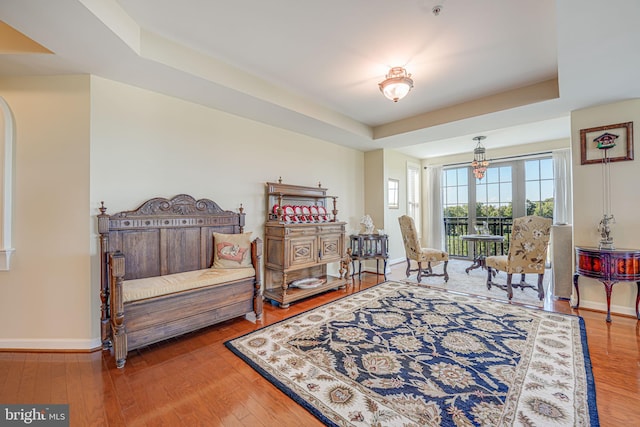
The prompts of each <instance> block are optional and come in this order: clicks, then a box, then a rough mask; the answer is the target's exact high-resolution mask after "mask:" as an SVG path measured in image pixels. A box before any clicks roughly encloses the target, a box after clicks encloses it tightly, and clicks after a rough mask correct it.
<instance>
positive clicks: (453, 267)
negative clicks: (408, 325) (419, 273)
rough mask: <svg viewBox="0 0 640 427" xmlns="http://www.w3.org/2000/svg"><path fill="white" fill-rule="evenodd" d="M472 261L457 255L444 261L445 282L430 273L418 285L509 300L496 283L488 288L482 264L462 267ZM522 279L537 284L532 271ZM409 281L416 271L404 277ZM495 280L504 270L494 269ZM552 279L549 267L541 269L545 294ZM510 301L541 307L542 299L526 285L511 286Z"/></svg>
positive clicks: (516, 277)
mask: <svg viewBox="0 0 640 427" xmlns="http://www.w3.org/2000/svg"><path fill="white" fill-rule="evenodd" d="M470 265H471V261H468V260H460V259H450V260H449V264H448V265H447V273H449V281H448V282H446V283H445V281H444V279H443V278H442V277H438V276H432V277H423V278H422V280H421V281H420V284H421V285H427V286H429V287H436V288H442V289H447V290H449V291H453V292H463V293H466V294H471V295H478V296H482V297H487V298H491V299H495V300H500V301H508V300H509V298H508V297H507V292H506V291H504V290H502V289H500V288H498V287H497V286H492V287H491V289H487V270H485V269H483V268H476V269H473V270H470V271H469V272H468V273H467V272H466V271H465V269H466V268H467V267H469V266H470ZM433 272H434V273H442V264H439V265H436V266H435V267H433ZM525 280H526V281H527V283H529V284H533V285H537V283H538V276H537V275H535V274H527V275H526V277H525ZM403 281H407V282H410V283H417V281H416V274H415V273H413V274H412V275H411V276H409V277H408V278H407V279H405V280H403ZM493 281H494V282H497V283H501V284H506V283H507V273H505V272H503V271H500V272H498V273H497V275H496V277H495V278H494V279H493ZM550 281H551V271H550V270H548V269H547V270H546V271H545V273H544V279H543V286H544V289H545V291H544V292H545V295H548V294H549V293H550V292H549V282H550ZM519 282H520V275H519V274H514V275H513V282H512V283H519ZM511 301H513V302H515V303H518V304H526V305H531V306H535V307H542V306H543V301H540V299H538V291H537V290H533V289H529V288H525V289H521V288H513V298H512V299H511Z"/></svg>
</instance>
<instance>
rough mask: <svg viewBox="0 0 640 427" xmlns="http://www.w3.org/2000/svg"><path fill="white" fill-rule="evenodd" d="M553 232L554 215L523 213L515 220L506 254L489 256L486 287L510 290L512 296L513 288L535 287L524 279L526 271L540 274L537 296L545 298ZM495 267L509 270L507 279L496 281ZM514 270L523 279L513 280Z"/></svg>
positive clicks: (510, 296) (500, 269) (505, 270)
mask: <svg viewBox="0 0 640 427" xmlns="http://www.w3.org/2000/svg"><path fill="white" fill-rule="evenodd" d="M550 234H551V219H549V218H542V217H539V216H524V217H520V218H515V219H514V220H513V227H512V228H511V240H510V241H509V252H508V254H507V255H500V256H490V257H487V258H486V260H485V261H486V266H487V288H488V289H491V286H496V287H498V288H500V289H503V290H505V291H507V296H508V297H509V300H511V298H512V297H513V288H520V289H522V290H523V291H524V288H531V289H536V287H534V286H533V285H530V284H528V283H527V282H525V280H524V279H525V274H537V275H538V285H537V289H538V298H540V301H542V299H543V298H544V288H543V287H542V281H543V279H544V267H545V263H546V260H547V247H548V246H549V236H550ZM496 270H499V271H504V272H506V273H507V283H506V284H504V285H503V284H499V283H495V282H493V278H494V277H495V275H496ZM513 274H520V275H521V276H520V283H515V284H513V283H511V278H512V276H513Z"/></svg>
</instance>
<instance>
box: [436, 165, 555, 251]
mask: <svg viewBox="0 0 640 427" xmlns="http://www.w3.org/2000/svg"><path fill="white" fill-rule="evenodd" d="M470 171H471V169H470V167H469V166H466V165H465V166H462V167H452V168H445V169H444V170H443V175H442V194H443V196H442V199H443V216H444V228H445V245H446V250H447V252H449V255H452V256H463V257H466V256H468V255H469V253H468V248H467V245H466V244H465V243H464V242H462V240H461V239H460V236H462V235H464V234H472V233H475V232H476V226H478V225H483V223H485V222H486V224H487V226H488V228H489V231H490V232H491V233H492V234H497V235H503V236H506V239H505V242H506V243H507V244H508V236H509V235H510V233H511V224H512V221H513V218H517V217H520V216H525V215H540V216H544V217H548V218H552V217H553V186H554V179H553V159H552V158H551V156H546V157H537V158H528V159H525V160H516V159H513V160H510V161H504V162H495V163H493V164H492V165H490V166H489V168H488V169H487V172H486V174H485V177H484V178H483V179H481V180H478V179H474V178H473V176H472V175H471V173H470ZM497 249H498V248H495V250H497ZM503 249H504V250H506V249H507V246H506V245H505V246H504V248H503Z"/></svg>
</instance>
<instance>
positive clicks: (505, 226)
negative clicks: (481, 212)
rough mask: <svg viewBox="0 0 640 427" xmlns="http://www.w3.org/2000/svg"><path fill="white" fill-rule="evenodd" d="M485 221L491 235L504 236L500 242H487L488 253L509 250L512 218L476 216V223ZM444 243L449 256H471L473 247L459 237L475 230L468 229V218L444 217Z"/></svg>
mask: <svg viewBox="0 0 640 427" xmlns="http://www.w3.org/2000/svg"><path fill="white" fill-rule="evenodd" d="M485 221H486V223H487V227H488V228H489V232H490V233H491V234H493V235H498V236H504V241H503V242H502V243H489V252H488V253H489V255H502V254H506V253H507V251H508V250H509V240H510V239H511V226H512V225H513V218H507V217H491V218H482V217H480V218H476V223H477V224H482V223H483V222H485ZM444 232H445V245H446V249H445V250H446V251H447V252H448V253H449V256H453V257H460V258H471V257H472V256H473V248H471V249H470V248H469V243H468V242H465V241H463V240H462V239H461V236H463V235H465V234H474V233H475V232H476V231H475V230H469V218H467V217H455V218H445V219H444Z"/></svg>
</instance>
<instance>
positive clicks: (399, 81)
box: [378, 67, 413, 102]
mask: <svg viewBox="0 0 640 427" xmlns="http://www.w3.org/2000/svg"><path fill="white" fill-rule="evenodd" d="M386 77H387V78H386V79H385V80H384V81H382V82H380V83H378V86H379V87H380V92H382V93H383V94H384V96H386V97H387V98H389V99H390V100H392V101H393V102H398V100H400V99H402V98H404V97H405V96H407V94H408V93H409V91H410V90H411V89H412V88H413V80H412V79H411V74H407V70H405V69H404V68H402V67H393V68H392V69H390V70H389V74H387V76H386Z"/></svg>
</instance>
